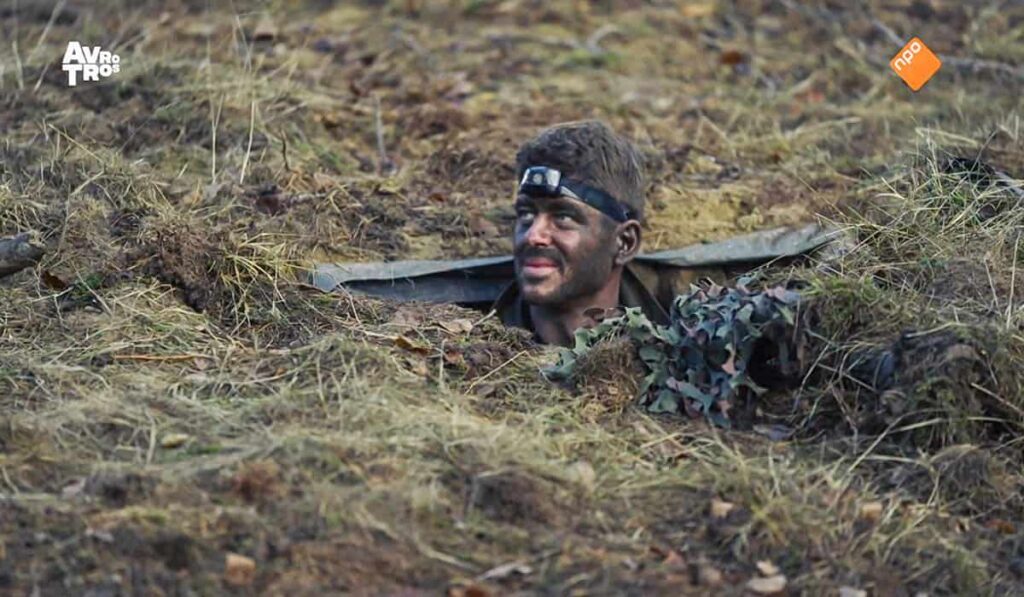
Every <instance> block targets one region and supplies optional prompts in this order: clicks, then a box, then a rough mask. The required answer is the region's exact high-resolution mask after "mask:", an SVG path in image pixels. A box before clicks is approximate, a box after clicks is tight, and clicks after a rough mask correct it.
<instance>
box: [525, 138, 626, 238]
mask: <svg viewBox="0 0 1024 597" xmlns="http://www.w3.org/2000/svg"><path fill="white" fill-rule="evenodd" d="M530 166H547V167H548V168H555V169H556V170H559V171H561V172H562V176H566V177H568V178H572V179H574V180H578V181H579V182H582V183H584V184H588V185H591V186H594V187H598V188H600V189H602V190H604V191H605V192H607V193H609V194H611V195H612V196H613V197H615V198H616V199H618V200H619V201H620V202H621V203H623V204H624V205H626V206H627V207H629V208H631V209H632V210H633V213H634V214H635V215H634V217H635V218H636V219H637V220H640V221H641V222H643V221H644V173H643V157H642V156H641V154H640V152H639V151H638V150H637V148H636V147H635V146H634V145H633V144H632V143H630V142H629V141H628V140H627V139H625V138H623V137H620V136H618V135H616V134H615V133H614V132H612V130H611V129H610V128H608V126H607V125H606V124H604V123H603V122H601V121H599V120H583V121H578V122H565V123H561V124H556V125H554V126H552V127H549V128H546V129H544V130H543V131H541V132H540V133H539V134H538V135H537V136H536V137H534V138H532V139H530V140H529V141H527V142H526V143H523V145H522V146H521V147H520V148H519V151H518V152H517V153H516V180H517V181H518V180H519V179H520V178H522V176H523V172H524V171H526V169H527V168H528V167H530Z"/></svg>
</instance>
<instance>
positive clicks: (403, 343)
mask: <svg viewBox="0 0 1024 597" xmlns="http://www.w3.org/2000/svg"><path fill="white" fill-rule="evenodd" d="M395 346H397V347H399V348H401V349H403V350H408V351H410V352H415V353H417V354H430V349H429V348H427V347H426V346H423V345H422V344H418V343H416V342H413V341H412V340H410V339H409V338H406V337H405V336H395Z"/></svg>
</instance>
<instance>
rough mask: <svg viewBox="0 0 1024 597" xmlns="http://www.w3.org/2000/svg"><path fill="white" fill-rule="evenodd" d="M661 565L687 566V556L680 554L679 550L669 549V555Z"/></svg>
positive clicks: (670, 566)
mask: <svg viewBox="0 0 1024 597" xmlns="http://www.w3.org/2000/svg"><path fill="white" fill-rule="evenodd" d="M661 565H662V566H665V567H668V568H685V567H686V558H684V557H683V556H681V555H679V552H678V551H676V550H674V549H672V550H669V552H668V556H667V557H666V558H665V560H664V561H663V562H662V563H661Z"/></svg>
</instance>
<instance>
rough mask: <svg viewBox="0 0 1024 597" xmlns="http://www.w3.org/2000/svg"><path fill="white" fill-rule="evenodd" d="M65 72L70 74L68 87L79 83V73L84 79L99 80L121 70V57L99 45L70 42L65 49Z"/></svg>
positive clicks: (63, 61)
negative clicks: (102, 48)
mask: <svg viewBox="0 0 1024 597" xmlns="http://www.w3.org/2000/svg"><path fill="white" fill-rule="evenodd" d="M61 62H62V63H63V67H62V68H63V69H64V72H66V73H67V74H68V87H74V86H75V85H78V74H79V73H81V74H82V80H83V81H99V80H100V77H104V78H106V77H109V76H110V75H112V74H114V73H119V72H121V57H120V56H118V55H117V54H114V53H113V52H108V51H106V50H101V49H100V47H99V46H91V47H90V46H83V45H82V44H80V43H78V42H77V41H70V42H68V49H67V50H64V59H63V60H62V61H61Z"/></svg>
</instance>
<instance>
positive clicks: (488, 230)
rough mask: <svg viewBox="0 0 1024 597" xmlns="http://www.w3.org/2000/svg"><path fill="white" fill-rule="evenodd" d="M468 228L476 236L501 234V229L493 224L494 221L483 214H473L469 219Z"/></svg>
mask: <svg viewBox="0 0 1024 597" xmlns="http://www.w3.org/2000/svg"><path fill="white" fill-rule="evenodd" d="M469 230H470V232H472V233H473V234H475V235H476V236H483V237H486V238H494V237H496V236H500V235H501V231H500V230H498V227H497V226H495V225H494V222H492V221H490V220H488V219H487V218H485V217H483V216H479V215H477V216H473V217H471V218H470V219H469Z"/></svg>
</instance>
